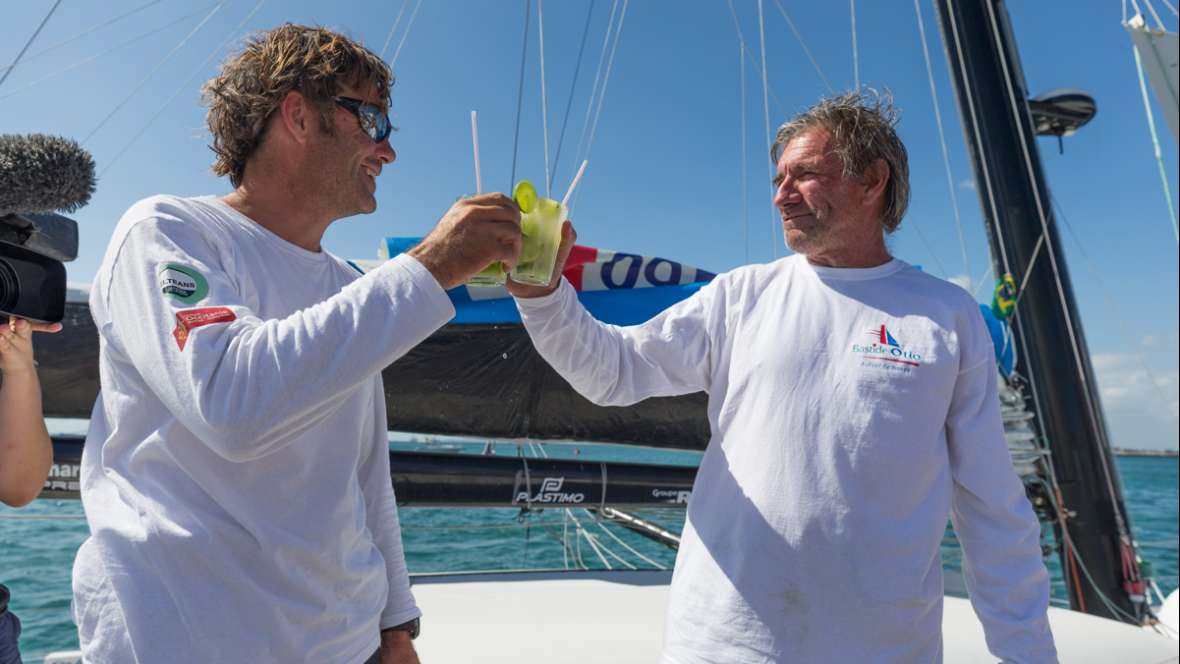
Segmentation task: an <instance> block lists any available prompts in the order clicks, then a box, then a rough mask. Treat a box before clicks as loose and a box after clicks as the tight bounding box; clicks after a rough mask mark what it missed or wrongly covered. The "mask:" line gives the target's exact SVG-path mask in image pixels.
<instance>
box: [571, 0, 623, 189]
mask: <svg viewBox="0 0 1180 664" xmlns="http://www.w3.org/2000/svg"><path fill="white" fill-rule="evenodd" d="M630 3H631V0H623V8H622V10H621V11H620V12H619V23H618V25H617V26H616V27H615V40H614V43H612V44H611V48H610V56H609V57H608V58H607V59H606V71H605V72H603V75H602V88H601V89H600V90H599V91H598V106H597V107H596V108H595V109H594V121H593V122H591V123H590V137H589V138H588V139H587V140H586V152H585V153H583V154H582V155H580V157H579V159H578V160H577V161H579V162H581V161H586V160H589V159H590V151H591V150H593V149H594V137H595V136H596V135H597V133H598V120H599V118H601V117H602V103H603V101H604V100H605V99H606V86H607V85H608V84H609V83H610V75H611V71H613V70H614V65H615V53H616V52H618V50H619V39H620V37H622V35H623V21H624V20H625V19H626V18H627V7H628V6H629V5H630ZM585 189H586V188H585V187H580V188H579V189H577V190H575V191H574V200H573V201H571V202H570V208H573V207H574V206H575V205H576V204H577V201H578V196H580V195H581V193H582V191H584V190H585Z"/></svg>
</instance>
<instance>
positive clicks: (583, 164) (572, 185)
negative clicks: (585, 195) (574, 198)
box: [561, 159, 590, 206]
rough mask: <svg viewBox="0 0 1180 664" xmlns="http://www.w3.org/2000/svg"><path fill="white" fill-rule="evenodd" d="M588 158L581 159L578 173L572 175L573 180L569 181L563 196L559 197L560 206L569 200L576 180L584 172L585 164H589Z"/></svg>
mask: <svg viewBox="0 0 1180 664" xmlns="http://www.w3.org/2000/svg"><path fill="white" fill-rule="evenodd" d="M589 163H590V160H589V159H583V160H582V165H581V166H579V167H578V174H577V175H575V176H574V180H573V182H570V188H569V189H566V190H565V197H564V198H562V199H561V204H562V206H565V205H567V204H568V203H569V202H570V196H571V195H572V194H573V193H574V188H575V187H577V186H578V182H579V181H581V179H582V173H585V172H586V164H589Z"/></svg>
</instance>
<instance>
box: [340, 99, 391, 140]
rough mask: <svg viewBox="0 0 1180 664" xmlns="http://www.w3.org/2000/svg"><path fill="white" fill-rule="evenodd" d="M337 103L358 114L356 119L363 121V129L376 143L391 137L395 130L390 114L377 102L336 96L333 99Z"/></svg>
mask: <svg viewBox="0 0 1180 664" xmlns="http://www.w3.org/2000/svg"><path fill="white" fill-rule="evenodd" d="M333 101H335V102H336V105H337V106H339V107H340V108H343V109H344V110H346V111H348V112H349V113H352V114H353V115H355V116H356V119H357V120H358V121H359V122H360V123H361V129H364V130H365V133H366V134H368V135H369V138H371V139H373V142H374V143H380V142H381V141H384V140H385V139H387V138H389V134H390V133H391V132H393V125H392V124H391V123H390V122H389V115H387V114H386V113H385V112H384V111H382V110H381V108H380V107H379V106H377V105H376V104H370V103H368V102H365V101H362V100H360V99H353V98H352V97H336V98H335V99H333Z"/></svg>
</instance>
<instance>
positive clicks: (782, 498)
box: [517, 255, 1056, 664]
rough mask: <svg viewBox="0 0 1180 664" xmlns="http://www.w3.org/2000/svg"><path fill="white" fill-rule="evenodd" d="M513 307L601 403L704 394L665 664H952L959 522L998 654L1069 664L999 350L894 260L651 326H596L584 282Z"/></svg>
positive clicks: (752, 284)
mask: <svg viewBox="0 0 1180 664" xmlns="http://www.w3.org/2000/svg"><path fill="white" fill-rule="evenodd" d="M517 306H518V308H519V309H520V312H521V315H522V317H523V320H524V323H525V326H526V328H527V329H528V332H529V334H530V335H531V336H532V339H533V341H534V343H535V344H536V346H537V348H538V350H539V351H540V353H541V354H542V356H544V357H545V359H546V360H548V361H549V363H550V364H552V365H553V367H554V368H555V369H556V370H557V371H558V372H559V373H560V374H561V375H562V376H564V377H565V378H566V380H568V381H569V382H570V383H571V384H572V385H573V386H574V388H575V389H577V390H578V391H579V392H581V393H582V394H583V395H585V396H586V397H587V398H588V399H590V400H592V401H594V402H595V403H598V404H602V405H626V404H631V403H634V402H637V401H640V400H642V399H645V398H648V397H652V396H667V395H676V394H686V393H692V392H697V391H701V390H704V391H706V392H707V393H708V396H709V400H708V416H709V424H710V427H711V431H712V439H711V440H710V441H709V445H708V448H707V449H706V451H705V455H704V458H703V460H702V462H701V465H700V470H699V471H698V474H697V479H696V484H695V486H694V488H693V494H692V499H691V501H690V504H689V508H688V518H687V520H686V522H685V526H684V533H683V539H682V541H681V544H680V550H679V554H678V556H677V560H676V569H675V572H674V574H673V579H672V587H671V591H670V598H669V606H668V615H667V621H666V626H665V647H664V653H663V661H664V662H667V663H669V664H704V663H714V662H726V663H729V662H733V663H749V664H755V663H756V664H764V663H766V662H936V661H939V660H940V659H941V654H942V640H941V633H942V629H941V617H942V598H943V592H942V568H941V559H940V556H939V544H940V542H941V540H942V537H943V533H944V530H945V527H946V524H947V517H948V514H949V515H951V518H952V520H953V521H954V524H955V528H956V531H957V532H958V535H959V539H960V541H961V542H962V545H963V550H964V572H965V577H966V581H967V585H968V588H969V590H970V594H971V599H972V603H973V606H974V607H975V610H976V613H977V614H978V615H979V617H980V619H981V620H982V622H983V625H984V628H985V632H986V636H987V642H988V645H989V647H990V649H991V651H992V652H993V653H994V654H995V655H996V656H997V657H999V658H1001V659H1003V660H1004V661H1005V662H1038V663H1039V662H1053V661H1056V655H1055V650H1054V646H1053V639H1052V635H1051V634H1050V631H1049V625H1048V620H1047V615H1046V612H1047V609H1048V600H1049V577H1048V573H1047V572H1046V570H1045V567H1044V564H1043V562H1042V560H1041V552H1040V547H1039V534H1040V530H1039V525H1038V523H1037V520H1036V518H1035V516H1034V514H1033V511H1032V508H1031V506H1030V504H1029V502H1028V500H1027V498H1026V497H1025V494H1024V490H1023V487H1022V485H1021V482H1020V481H1019V479H1018V478H1017V476H1016V474H1015V472H1014V470H1013V468H1012V463H1011V458H1010V456H1009V454H1008V448H1007V444H1006V442H1005V439H1004V435H1003V425H1002V422H1001V420H1000V413H999V401H998V396H997V388H996V369H995V362H994V359H993V350H992V346H991V342H990V340H989V337H988V333H987V330H986V328H985V326H984V323H983V320H982V318H981V316H980V314H979V309H978V305H977V304H976V303H975V302H974V301H973V300H972V298H971V297H970V295H968V294H967V293H966V292H965V291H963V290H962V289H960V288H959V287H957V286H955V285H953V284H950V283H948V282H945V281H942V280H939V279H936V278H934V277H931V276H929V275H926V274H924V273H922V272H921V271H920V270H917V269H915V268H913V267H911V266H909V265H906V264H905V263H903V262H901V261H896V260H895V261H891V262H889V263H887V264H885V265H882V266H880V267H876V268H869V269H834V268H823V267H817V266H813V265H811V264H809V263H808V262H807V260H806V259H805V258H803V257H802V256H797V255H796V256H792V257H789V258H786V259H783V260H780V261H777V262H775V263H771V264H768V265H755V266H749V267H744V268H740V269H737V270H734V271H732V272H729V273H727V274H723V275H721V276H719V277H717V278H716V279H715V280H714V281H713V282H711V283H710V284H708V285H706V286H704V287H703V288H701V290H700V291H698V292H697V293H696V294H694V295H693V296H692V297H690V298H688V299H686V300H684V301H682V302H679V303H677V304H675V305H673V306H672V307H670V308H669V309H667V310H666V311H664V312H663V313H661V314H660V315H658V316H656V317H655V318H653V319H651V320H650V321H648V322H646V323H644V324H642V325H637V326H631V327H615V326H611V325H605V324H602V323H599V322H598V321H595V320H594V319H593V318H592V317H591V316H590V315H589V314H588V313H587V312H586V311H585V309H583V308H582V306H581V305H580V304H579V302H578V300H577V298H576V295H575V293H574V291H573V288H572V287H570V285H569V284H568V283H564V284H563V285H562V287H561V288H560V289H559V290H558V291H557V292H555V293H554V294H552V295H549V296H546V297H543V298H536V299H519V300H517Z"/></svg>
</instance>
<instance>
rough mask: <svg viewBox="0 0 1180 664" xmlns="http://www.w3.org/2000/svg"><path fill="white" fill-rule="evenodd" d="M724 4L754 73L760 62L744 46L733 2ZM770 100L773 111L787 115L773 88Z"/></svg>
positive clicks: (743, 37)
mask: <svg viewBox="0 0 1180 664" xmlns="http://www.w3.org/2000/svg"><path fill="white" fill-rule="evenodd" d="M725 2H726V4H728V5H729V15H730V16H732V17H733V28H734V30H736V31H737V36H738V43H739V44H741V45H742V50H743V51H745V52H746V58H747V60H748V61H749V63H750V66H751V67H752V68H753V69H754V71H758V69H759V67H761V65H760V64H759V63H760V60H759V59H758V57H757V56H756V55H754V53H753V51H751V50H750V47H749V46H748V45H747V44H746V37H745V35H744V34H742V26H741V23H739V22H738V16H737V11H736V10H734V8H733V0H725ZM770 99H771V101H773V102H774V109H775V110H776V111H778V113H779V115H782V116H785V115H786V114H787V112H786V110H785V109H786V106H784V105H783V102H782V100H780V99H779V98H778V94H777V93H776V92H775V91H774V88H770Z"/></svg>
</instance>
